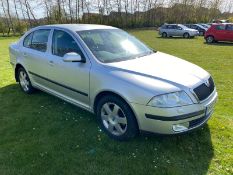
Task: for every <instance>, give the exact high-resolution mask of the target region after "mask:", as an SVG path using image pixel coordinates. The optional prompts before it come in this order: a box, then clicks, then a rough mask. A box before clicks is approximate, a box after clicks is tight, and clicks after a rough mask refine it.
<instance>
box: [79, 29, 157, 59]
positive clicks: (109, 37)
mask: <svg viewBox="0 0 233 175" xmlns="http://www.w3.org/2000/svg"><path fill="white" fill-rule="evenodd" d="M77 33H78V34H79V36H80V37H81V38H82V40H83V41H84V42H85V43H86V45H87V46H88V47H89V49H90V50H91V51H92V53H93V54H94V55H95V57H96V58H97V59H98V60H100V61H101V62H104V63H109V62H117V61H124V60H129V59H134V58H138V57H142V56H145V55H148V54H152V53H153V51H152V50H151V49H149V48H148V47H147V46H146V45H145V44H143V43H142V42H140V41H139V40H137V39H136V38H135V37H133V36H131V35H129V34H128V33H127V32H124V31H123V30H120V29H95V30H84V31H78V32H77Z"/></svg>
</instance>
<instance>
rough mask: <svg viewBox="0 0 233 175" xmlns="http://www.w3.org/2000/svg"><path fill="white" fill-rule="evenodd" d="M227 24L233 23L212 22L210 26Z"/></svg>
mask: <svg viewBox="0 0 233 175" xmlns="http://www.w3.org/2000/svg"><path fill="white" fill-rule="evenodd" d="M228 24H233V23H213V24H212V26H217V25H228Z"/></svg>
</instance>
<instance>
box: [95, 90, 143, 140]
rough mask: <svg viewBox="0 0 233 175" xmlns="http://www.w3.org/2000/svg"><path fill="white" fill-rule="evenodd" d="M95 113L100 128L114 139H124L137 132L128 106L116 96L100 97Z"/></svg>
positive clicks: (133, 117) (135, 123) (136, 126)
mask: <svg viewBox="0 0 233 175" xmlns="http://www.w3.org/2000/svg"><path fill="white" fill-rule="evenodd" d="M96 115H97V119H98V122H99V124H100V126H101V128H102V130H103V131H104V132H105V133H106V134H107V135H108V136H109V137H111V138H113V139H115V140H120V141H126V140H129V139H131V138H133V137H135V136H136V135H137V134H138V125H137V121H136V118H135V116H134V114H133V112H132V110H131V108H130V106H129V105H128V104H127V103H126V102H125V101H124V100H122V99H121V98H119V97H117V96H113V95H108V96H104V97H103V98H101V99H100V100H99V102H98V104H97V109H96Z"/></svg>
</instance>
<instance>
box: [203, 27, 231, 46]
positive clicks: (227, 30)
mask: <svg viewBox="0 0 233 175" xmlns="http://www.w3.org/2000/svg"><path fill="white" fill-rule="evenodd" d="M205 40H206V42H207V43H213V42H217V41H233V24H232V23H225V24H221V23H218V24H212V26H211V27H210V28H209V29H208V30H207V31H206V33H205Z"/></svg>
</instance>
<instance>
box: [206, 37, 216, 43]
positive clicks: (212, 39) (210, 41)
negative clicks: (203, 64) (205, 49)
mask: <svg viewBox="0 0 233 175" xmlns="http://www.w3.org/2000/svg"><path fill="white" fill-rule="evenodd" d="M214 41H215V40H214V37H213V36H207V37H206V42H207V43H214Z"/></svg>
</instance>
